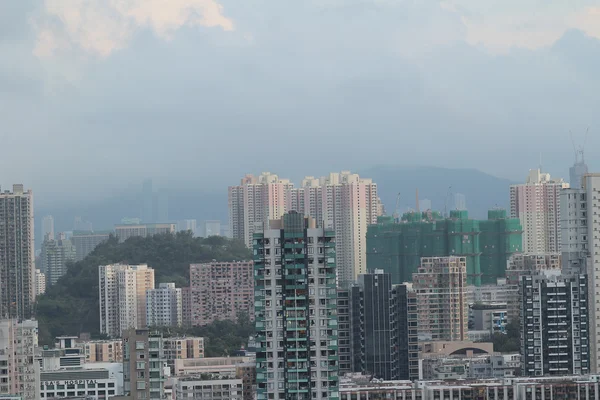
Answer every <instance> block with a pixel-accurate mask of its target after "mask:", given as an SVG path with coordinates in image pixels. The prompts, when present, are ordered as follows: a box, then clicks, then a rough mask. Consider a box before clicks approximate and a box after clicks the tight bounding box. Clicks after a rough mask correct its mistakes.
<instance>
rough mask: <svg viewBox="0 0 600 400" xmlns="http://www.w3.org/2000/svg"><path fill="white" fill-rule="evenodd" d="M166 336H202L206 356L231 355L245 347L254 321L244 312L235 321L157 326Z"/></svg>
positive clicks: (252, 330) (251, 333)
mask: <svg viewBox="0 0 600 400" xmlns="http://www.w3.org/2000/svg"><path fill="white" fill-rule="evenodd" d="M158 329H159V330H161V331H162V332H163V334H164V335H165V337H167V336H183V335H187V336H201V337H203V338H204V353H205V356H206V357H226V356H231V355H233V353H234V352H235V351H237V350H240V349H241V348H242V347H244V348H245V347H246V345H247V342H248V338H249V337H250V336H251V335H253V334H254V323H253V322H252V321H250V318H249V317H248V315H247V314H245V313H240V315H238V318H237V321H215V322H213V323H212V324H210V325H207V326H202V327H197V326H194V327H189V328H172V327H170V328H158Z"/></svg>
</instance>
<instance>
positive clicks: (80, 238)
mask: <svg viewBox="0 0 600 400" xmlns="http://www.w3.org/2000/svg"><path fill="white" fill-rule="evenodd" d="M109 237H110V232H74V233H73V236H72V237H71V243H73V246H75V261H81V260H83V259H84V258H85V257H87V255H88V254H90V253H91V252H92V251H94V249H95V248H96V246H98V245H99V244H100V243H102V242H105V241H107V240H108V238H109Z"/></svg>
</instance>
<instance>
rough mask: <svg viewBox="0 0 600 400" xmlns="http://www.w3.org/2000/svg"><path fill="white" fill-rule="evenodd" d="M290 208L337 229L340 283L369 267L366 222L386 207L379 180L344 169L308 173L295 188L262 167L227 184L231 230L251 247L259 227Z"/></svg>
mask: <svg viewBox="0 0 600 400" xmlns="http://www.w3.org/2000/svg"><path fill="white" fill-rule="evenodd" d="M292 210H293V211H297V212H298V213H300V214H303V215H304V216H308V217H312V218H314V219H315V220H317V221H319V224H320V225H323V226H324V227H326V228H327V229H329V228H331V229H333V230H334V231H335V234H336V238H337V239H336V240H337V254H336V255H337V265H338V281H339V282H338V284H339V285H340V286H341V287H346V286H348V285H349V284H350V283H352V282H353V281H354V280H355V279H356V277H357V276H358V274H361V273H365V272H366V233H367V226H368V225H369V224H374V223H376V222H377V216H379V215H381V214H382V212H383V207H382V204H381V201H380V200H379V197H378V195H377V185H376V184H375V183H373V182H372V181H371V180H370V179H365V178H361V177H360V176H359V175H357V174H352V173H350V172H349V171H342V172H341V173H330V174H329V175H328V176H325V177H322V178H320V179H317V178H315V177H311V176H308V177H306V178H304V179H303V180H302V184H301V186H300V187H299V188H294V185H293V184H292V183H291V182H290V181H289V180H287V179H279V177H278V176H277V175H272V174H270V173H263V174H262V175H260V176H259V177H254V176H252V175H247V176H246V177H245V178H244V179H242V182H241V184H240V185H239V186H231V187H230V188H229V224H230V231H231V233H232V236H233V237H234V238H238V239H243V240H244V241H245V243H246V245H247V246H248V247H251V241H252V233H253V232H254V230H255V229H256V227H259V228H260V227H261V226H267V225H268V221H269V220H273V219H279V218H281V216H282V215H283V214H284V213H285V212H287V211H292Z"/></svg>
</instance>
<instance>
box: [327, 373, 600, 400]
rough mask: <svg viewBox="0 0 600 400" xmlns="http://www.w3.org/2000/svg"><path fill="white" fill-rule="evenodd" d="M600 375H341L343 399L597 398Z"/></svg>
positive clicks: (492, 399)
mask: <svg viewBox="0 0 600 400" xmlns="http://www.w3.org/2000/svg"><path fill="white" fill-rule="evenodd" d="M599 380H600V376H598V375H579V376H556V377H536V378H505V379H474V380H446V381H442V380H438V381H417V382H414V383H413V382H411V381H387V382H385V381H371V380H370V379H369V377H365V376H364V375H362V376H360V375H359V376H345V377H343V378H341V379H340V397H339V398H340V400H356V399H395V400H440V399H452V400H457V399H458V400H460V399H462V400H464V399H485V400H548V399H568V400H595V399H597V398H598V397H599V393H600V383H599Z"/></svg>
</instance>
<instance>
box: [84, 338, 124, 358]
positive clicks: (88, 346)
mask: <svg viewBox="0 0 600 400" xmlns="http://www.w3.org/2000/svg"><path fill="white" fill-rule="evenodd" d="M78 346H79V347H80V348H81V349H82V352H83V354H84V355H85V362H86V363H122V362H123V341H122V340H121V339H115V340H90V341H85V342H81V343H79V344H78Z"/></svg>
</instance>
